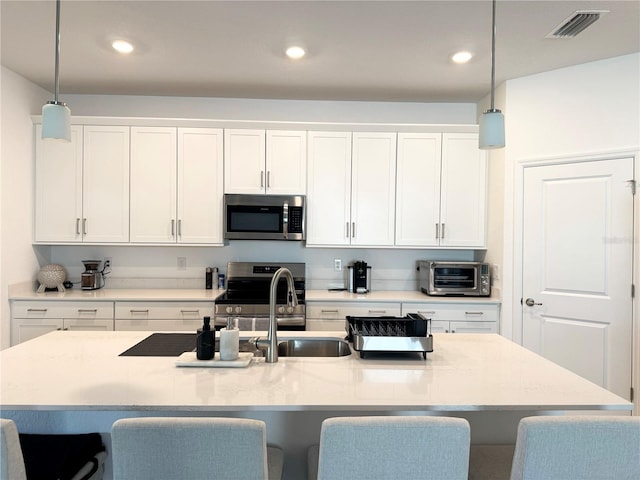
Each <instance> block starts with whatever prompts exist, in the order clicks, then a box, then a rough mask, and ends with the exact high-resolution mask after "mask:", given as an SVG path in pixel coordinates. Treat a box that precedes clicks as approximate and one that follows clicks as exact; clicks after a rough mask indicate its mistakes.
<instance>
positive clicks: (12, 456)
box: [0, 418, 27, 480]
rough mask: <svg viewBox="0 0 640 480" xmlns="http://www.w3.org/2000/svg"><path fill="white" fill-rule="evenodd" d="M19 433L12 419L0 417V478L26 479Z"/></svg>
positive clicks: (7, 479) (8, 479)
mask: <svg viewBox="0 0 640 480" xmlns="http://www.w3.org/2000/svg"><path fill="white" fill-rule="evenodd" d="M26 478H27V473H26V470H25V466H24V458H23V456H22V448H21V447H20V435H19V434H18V429H17V427H16V424H15V423H14V421H13V420H8V419H5V418H0V480H26Z"/></svg>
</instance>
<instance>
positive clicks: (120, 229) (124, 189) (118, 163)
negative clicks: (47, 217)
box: [82, 126, 129, 243]
mask: <svg viewBox="0 0 640 480" xmlns="http://www.w3.org/2000/svg"><path fill="white" fill-rule="evenodd" d="M83 165H84V167H83V172H84V173H83V188H82V191H83V194H82V204H83V215H82V217H83V219H82V232H83V241H84V242H95V243H98V242H99V243H122V242H128V241H129V127H117V126H114V127H109V126H85V127H84V164H83Z"/></svg>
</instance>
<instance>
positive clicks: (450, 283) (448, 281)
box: [418, 261, 491, 297]
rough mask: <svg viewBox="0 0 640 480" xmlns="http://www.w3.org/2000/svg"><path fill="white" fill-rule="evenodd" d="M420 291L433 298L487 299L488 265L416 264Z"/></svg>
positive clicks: (488, 290) (431, 262)
mask: <svg viewBox="0 0 640 480" xmlns="http://www.w3.org/2000/svg"><path fill="white" fill-rule="evenodd" d="M418 270H419V272H420V274H419V281H420V290H422V291H423V292H424V293H426V294H427V295H435V296H470V297H488V296H489V295H491V276H490V273H489V272H490V269H489V264H488V263H480V262H435V261H420V262H418Z"/></svg>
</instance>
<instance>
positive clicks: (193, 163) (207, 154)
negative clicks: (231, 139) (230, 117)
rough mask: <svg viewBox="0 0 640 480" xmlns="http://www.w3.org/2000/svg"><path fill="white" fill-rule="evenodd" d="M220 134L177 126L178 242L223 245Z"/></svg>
mask: <svg viewBox="0 0 640 480" xmlns="http://www.w3.org/2000/svg"><path fill="white" fill-rule="evenodd" d="M222 143H223V134H222V130H221V129H215V128H179V129H178V242H179V243H199V244H212V245H222V243H223V238H222V199H223V167H224V161H223V148H222Z"/></svg>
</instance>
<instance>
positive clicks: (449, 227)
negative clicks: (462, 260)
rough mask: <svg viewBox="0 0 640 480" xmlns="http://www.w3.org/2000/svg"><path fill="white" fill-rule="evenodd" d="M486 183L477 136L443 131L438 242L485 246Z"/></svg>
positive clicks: (452, 245)
mask: <svg viewBox="0 0 640 480" xmlns="http://www.w3.org/2000/svg"><path fill="white" fill-rule="evenodd" d="M486 184H487V160H486V153H485V152H484V151H482V150H480V149H479V148H478V135H477V134H475V133H474V134H471V133H445V134H443V138H442V182H441V206H440V222H441V231H440V245H442V246H447V247H485V246H486V238H485V236H486V233H485V229H486V203H487V201H486V196H487V185H486Z"/></svg>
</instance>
